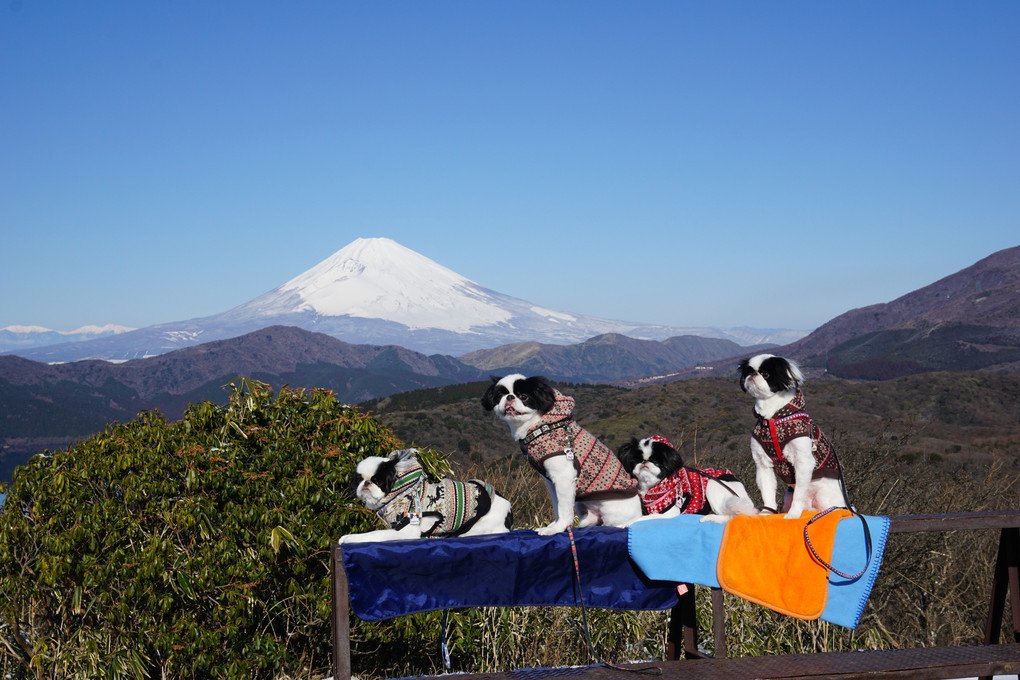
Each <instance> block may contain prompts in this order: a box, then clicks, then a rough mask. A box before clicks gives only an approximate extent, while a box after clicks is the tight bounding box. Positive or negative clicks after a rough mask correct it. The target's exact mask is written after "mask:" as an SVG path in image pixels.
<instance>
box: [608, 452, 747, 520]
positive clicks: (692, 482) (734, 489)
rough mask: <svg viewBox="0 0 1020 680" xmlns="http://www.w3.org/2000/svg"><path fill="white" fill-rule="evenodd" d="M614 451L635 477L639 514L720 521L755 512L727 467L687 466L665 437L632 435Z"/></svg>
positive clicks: (654, 516)
mask: <svg viewBox="0 0 1020 680" xmlns="http://www.w3.org/2000/svg"><path fill="white" fill-rule="evenodd" d="M616 456H617V458H619V459H620V462H621V463H623V467H624V469H626V470H627V472H629V473H630V474H631V476H632V477H634V479H636V480H637V483H638V494H639V495H640V496H641V509H642V512H643V513H644V516H643V517H642V518H641V519H665V518H669V517H677V516H678V515H701V516H702V517H701V521H702V522H717V523H719V524H722V523H723V522H726V521H728V520H729V519H731V518H733V517H736V516H737V515H754V514H755V513H756V510H755V507H754V502H753V501H752V500H751V497H750V496H748V495H747V490H746V489H745V488H744V485H743V484H741V483H740V482H739V481H738V480H737V478H736V476H735V475H734V474H733V473H732V472H731V471H729V470H721V469H716V468H692V467H687V466H686V465H684V459H683V457H682V456H681V455H680V452H679V451H677V450H676V449H675V448H673V445H672V444H670V443H669V440H667V439H666V438H665V437H660V436H659V435H654V436H651V437H645V438H644V439H638V438H637V437H633V438H631V440H630V441H629V442H628V443H626V444H623V445H621V446H620V447H619V448H617V450H616Z"/></svg>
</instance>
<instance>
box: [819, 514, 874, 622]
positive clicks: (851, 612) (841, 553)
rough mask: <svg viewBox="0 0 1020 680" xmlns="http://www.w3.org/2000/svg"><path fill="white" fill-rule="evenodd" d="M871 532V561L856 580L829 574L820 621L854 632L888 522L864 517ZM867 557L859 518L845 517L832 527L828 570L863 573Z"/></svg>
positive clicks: (865, 600) (871, 580)
mask: <svg viewBox="0 0 1020 680" xmlns="http://www.w3.org/2000/svg"><path fill="white" fill-rule="evenodd" d="M864 520H865V521H867V523H868V529H869V530H870V532H871V561H870V562H869V563H868V569H867V571H865V572H864V574H862V575H861V576H860V577H859V578H856V579H854V580H852V581H851V580H848V579H845V578H843V577H842V576H840V575H839V574H836V573H835V572H829V598H828V600H826V602H825V611H823V612H822V616H821V618H822V620H823V621H828V622H829V623H835V624H836V625H838V626H844V627H845V628H856V627H857V624H858V623H859V622H860V620H861V613H862V612H863V611H864V605H865V604H867V602H868V597H870V596H871V588H872V586H874V585H875V578H876V577H878V568H879V567H880V566H881V565H882V554H883V553H884V552H885V541H886V538H888V536H889V518H888V517H873V516H870V515H865V516H864ZM867 557H868V549H867V543H866V541H865V537H864V526H863V525H862V524H861V518H860V517H848V518H846V519H844V520H842V521H840V523H839V525H838V526H837V527H836V540H835V543H834V544H833V550H832V567H833V568H834V569H838V570H840V571H841V572H843V573H844V574H856V573H857V572H859V571H860V570H861V569H864V564H865V562H864V561H865V559H867Z"/></svg>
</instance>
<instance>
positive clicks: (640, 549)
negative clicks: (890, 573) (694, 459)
mask: <svg viewBox="0 0 1020 680" xmlns="http://www.w3.org/2000/svg"><path fill="white" fill-rule="evenodd" d="M864 519H865V520H866V521H867V523H868V528H869V530H870V531H871V555H870V558H871V560H870V562H869V563H868V568H867V571H865V573H864V574H863V575H861V576H860V577H859V578H856V579H853V580H848V579H845V578H843V577H842V576H839V575H838V574H836V573H833V572H830V573H829V593H828V597H827V599H826V604H825V610H824V611H823V612H822V615H821V619H822V620H823V621H828V622H829V623H835V624H836V625H838V626H844V627H846V628H856V627H857V624H858V622H859V621H860V618H861V613H862V612H863V611H864V605H865V604H867V602H868V597H869V596H870V595H871V588H872V586H873V585H874V584H875V578H876V577H877V576H878V569H879V567H880V566H881V564H882V553H883V552H884V550H885V541H886V538H887V537H888V535H889V518H888V517H873V516H865V517H864ZM724 529H725V525H723V524H715V523H714V522H702V521H701V515H680V516H679V517H674V518H672V519H652V520H645V521H642V522H637V523H635V524H632V525H631V526H630V528H629V529H628V536H627V547H628V551H629V552H630V557H631V559H632V560H634V563H635V564H636V565H637V566H638V569H640V570H641V571H642V572H643V573H644V574H645V576H647V577H648V578H650V579H653V580H656V581H672V582H675V583H695V584H697V585H702V586H709V587H712V588H718V587H719V578H718V576H717V575H716V567H717V564H718V562H719V550H720V548H721V547H722V538H723V531H724ZM867 558H868V551H867V546H866V542H865V538H864V527H863V525H862V523H861V518H860V517H848V518H846V519H844V520H841V521H840V523H839V525H838V526H837V527H836V535H835V543H834V545H833V555H832V566H833V567H834V568H836V569H838V570H840V571H842V572H843V573H845V574H856V573H857V572H858V571H860V570H861V569H863V568H864V565H865V560H866V559H867Z"/></svg>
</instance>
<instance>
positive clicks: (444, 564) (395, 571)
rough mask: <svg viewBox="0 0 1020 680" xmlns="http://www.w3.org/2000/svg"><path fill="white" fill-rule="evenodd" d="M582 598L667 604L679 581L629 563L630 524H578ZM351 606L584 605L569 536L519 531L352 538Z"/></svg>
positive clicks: (392, 610) (374, 611) (374, 617)
mask: <svg viewBox="0 0 1020 680" xmlns="http://www.w3.org/2000/svg"><path fill="white" fill-rule="evenodd" d="M574 539H575V541H574V542H575V544H576V545H577V555H578V563H579V565H580V573H581V587H582V588H583V589H584V591H583V595H584V604H585V606H587V607H595V608H600V609H636V610H645V609H655V610H658V609H668V608H670V607H672V606H673V605H675V604H676V603H677V591H676V584H674V583H668V582H662V581H651V580H649V579H648V578H647V577H646V576H644V574H643V573H642V572H641V571H640V570H639V569H638V568H637V567H636V565H635V564H634V563H633V562H632V561H631V559H630V557H629V555H628V551H627V530H626V529H617V528H611V527H588V528H585V529H574ZM342 553H343V566H344V571H345V572H346V573H347V582H348V587H349V592H350V602H351V611H353V612H354V614H355V615H356V616H357V617H358V618H360V619H362V620H365V621H381V620H383V619H389V618H392V617H395V616H404V615H406V614H414V613H416V612H425V611H433V610H438V609H453V608H458V607H489V606H491V607H517V606H579V605H580V604H581V601H580V599H579V598H578V597H577V582H576V578H575V576H574V565H573V556H572V553H571V548H570V537H569V536H568V535H567V533H566V532H564V533H561V534H557V535H555V536H539V535H538V534H537V533H535V532H534V531H530V530H524V529H522V530H517V531H511V532H509V533H506V534H495V535H492V536H471V537H460V538H439V539H418V540H408V541H383V542H377V543H347V544H344V546H343V550H342Z"/></svg>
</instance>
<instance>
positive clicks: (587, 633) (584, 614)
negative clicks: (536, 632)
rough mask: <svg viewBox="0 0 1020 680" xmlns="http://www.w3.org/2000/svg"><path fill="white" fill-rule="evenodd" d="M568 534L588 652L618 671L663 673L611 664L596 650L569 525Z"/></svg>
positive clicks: (653, 667)
mask: <svg viewBox="0 0 1020 680" xmlns="http://www.w3.org/2000/svg"><path fill="white" fill-rule="evenodd" d="M567 535H568V536H570V553H571V555H572V557H573V560H574V577H575V579H576V580H577V596H578V598H579V599H580V601H581V625H582V627H583V632H584V639H585V642H587V643H588V653H589V654H591V657H592V658H593V659H595V660H596V661H597V662H598V664H599V665H600V666H605V667H606V668H612V669H613V670H617V671H625V672H627V673H640V674H643V675H662V669H661V668H659V667H658V666H646V667H644V668H624V667H623V666H618V665H616V664H611V663H609V662H608V661H605V660H604V659H602V657H601V656H599V654H598V652H596V651H595V643H594V642H592V639H591V629H590V628H589V627H588V609H587V607H585V605H584V593H583V592H582V590H581V566H580V563H579V562H578V559H577V543H575V542H574V530H573V528H572V527H567Z"/></svg>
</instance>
